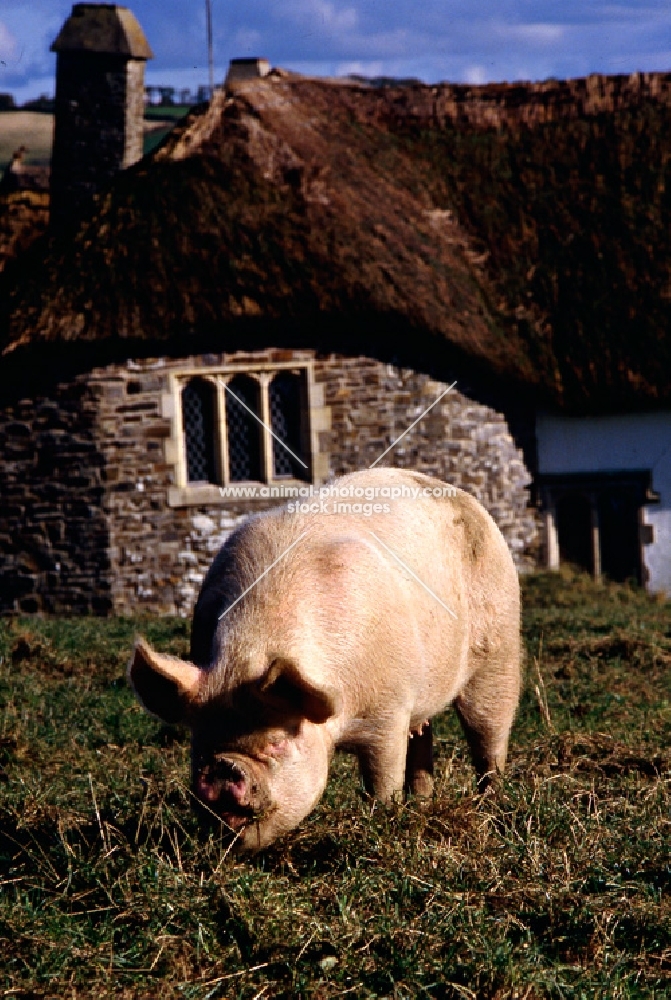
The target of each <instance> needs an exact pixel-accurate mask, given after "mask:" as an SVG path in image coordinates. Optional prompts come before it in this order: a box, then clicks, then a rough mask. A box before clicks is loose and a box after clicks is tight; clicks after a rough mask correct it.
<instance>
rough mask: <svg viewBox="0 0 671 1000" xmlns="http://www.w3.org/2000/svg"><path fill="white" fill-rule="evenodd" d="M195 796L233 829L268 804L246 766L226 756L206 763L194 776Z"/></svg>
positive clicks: (265, 796)
mask: <svg viewBox="0 0 671 1000" xmlns="http://www.w3.org/2000/svg"><path fill="white" fill-rule="evenodd" d="M195 786H196V787H195V791H196V795H197V796H198V798H199V799H200V800H201V801H202V802H204V803H206V804H207V805H208V806H210V807H211V808H212V809H214V810H215V811H216V812H217V813H218V815H219V816H221V818H222V819H223V820H224V821H225V822H226V823H227V824H228V825H229V826H231V827H233V828H234V829H237V828H239V827H240V826H242V825H243V824H244V823H246V822H249V820H251V819H252V818H253V817H254V815H256V814H258V813H260V812H263V811H264V810H265V809H266V808H267V807H268V804H269V803H268V796H267V795H266V794H265V793H264V792H263V790H262V788H261V786H260V784H259V782H258V781H257V780H256V779H255V778H254V777H253V775H252V774H251V773H250V772H249V770H248V769H247V768H245V767H244V766H243V765H242V764H240V763H238V762H237V761H235V760H232V759H231V758H229V757H221V758H219V759H217V760H215V761H213V762H212V763H210V764H206V765H205V766H204V767H203V768H202V770H201V771H200V772H199V774H198V775H197V777H196V782H195Z"/></svg>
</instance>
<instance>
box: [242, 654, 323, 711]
mask: <svg viewBox="0 0 671 1000" xmlns="http://www.w3.org/2000/svg"><path fill="white" fill-rule="evenodd" d="M259 692H260V694H261V697H262V699H263V701H264V702H265V703H266V704H267V705H269V706H270V707H271V708H276V709H278V711H281V712H283V713H286V712H290V713H291V714H292V715H300V716H302V717H303V718H305V719H309V721H310V722H326V720H327V719H330V718H331V716H332V715H336V714H337V713H338V711H339V709H340V696H339V695H338V693H337V692H336V691H333V690H332V689H331V688H327V687H326V686H325V685H321V684H319V683H318V682H317V681H315V680H314V679H313V678H311V677H307V676H306V675H305V674H304V673H303V671H301V670H300V668H299V667H298V665H297V664H295V663H293V662H292V661H291V660H281V659H278V660H273V662H272V663H271V664H270V666H269V667H268V670H267V671H266V673H265V674H264V676H263V677H262V678H261V681H260V683H259Z"/></svg>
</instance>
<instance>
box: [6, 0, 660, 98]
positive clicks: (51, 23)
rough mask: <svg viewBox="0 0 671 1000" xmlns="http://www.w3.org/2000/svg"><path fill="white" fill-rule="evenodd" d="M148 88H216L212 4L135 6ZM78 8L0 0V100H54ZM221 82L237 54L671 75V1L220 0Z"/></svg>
mask: <svg viewBox="0 0 671 1000" xmlns="http://www.w3.org/2000/svg"><path fill="white" fill-rule="evenodd" d="M128 5H129V6H130V7H131V9H132V10H133V11H134V13H135V15H136V16H137V18H138V20H139V21H140V23H141V24H142V26H143V28H144V30H145V33H146V35H147V38H148V39H149V42H150V44H151V46H152V48H153V50H154V53H155V56H156V58H155V59H154V60H153V61H152V62H150V63H149V64H148V67H147V82H148V83H154V84H166V85H173V86H177V87H193V86H195V85H197V84H199V83H206V82H207V65H206V50H205V0H131V2H130V3H129V4H128ZM71 6H72V4H71V2H70V0H1V3H0V92H2V91H9V92H11V93H13V94H14V95H15V96H16V97H17V98H18V99H19V100H20V101H24V100H26V99H28V98H31V97H35V96H38V95H39V94H40V93H49V94H51V93H53V79H54V67H55V57H54V56H53V55H52V54H51V53H50V52H49V45H50V44H51V42H52V41H53V39H54V37H55V36H56V34H57V33H58V30H59V28H60V25H61V24H62V22H63V21H64V20H65V18H66V17H67V16H68V14H69V13H70V10H71ZM212 8H213V20H214V35H215V65H216V79H217V80H221V79H222V78H223V76H224V74H225V71H226V66H227V64H228V60H229V59H230V58H231V57H233V56H250V55H262V56H266V57H267V58H268V59H269V60H270V61H271V63H272V64H273V65H275V66H285V67H287V68H289V69H295V70H298V71H299V72H304V73H314V74H318V75H340V74H346V73H353V72H355V73H363V74H366V75H381V74H384V75H390V76H416V77H419V78H420V79H422V80H425V81H427V82H432V81H436V80H452V81H469V82H474V83H482V82H486V81H490V80H521V79H526V80H541V79H545V78H547V77H549V76H556V77H569V76H584V75H586V74H588V73H593V72H600V73H630V72H632V71H634V70H661V71H666V70H671V2H669V0H212Z"/></svg>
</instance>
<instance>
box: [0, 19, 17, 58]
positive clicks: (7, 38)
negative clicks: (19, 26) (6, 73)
mask: <svg viewBox="0 0 671 1000" xmlns="http://www.w3.org/2000/svg"><path fill="white" fill-rule="evenodd" d="M15 51H16V39H15V38H14V36H13V35H12V33H11V31H10V30H9V28H8V27H7V26H6V25H4V24H3V23H2V21H0V59H2V60H3V62H5V60H9V59H14V55H15Z"/></svg>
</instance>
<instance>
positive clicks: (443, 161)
mask: <svg viewBox="0 0 671 1000" xmlns="http://www.w3.org/2000/svg"><path fill="white" fill-rule="evenodd" d="M591 79H592V78H590V80H591ZM646 79H647V83H646V81H643V82H644V83H646V85H645V87H644V86H643V84H641V85H640V86H639V87H638V89H636V88H635V87H634V89H633V90H632V87H633V84H632V83H631V81H629V82H627V79H625V80H624V82H622V84H621V85H620V84H618V86H617V88H616V89H615V91H613V93H616V97H617V100H614V101H613V102H611V103H612V105H613V106H612V108H609V107H608V106H607V102H606V104H604V101H603V100H601V99H600V100H601V103H600V104H599V102H598V101H596V98H595V100H594V101H593V113H592V112H591V113H589V114H583V115H582V116H581V117H579V116H576V115H575V114H573V112H572V111H570V109H569V111H566V113H565V114H564V116H563V117H562V116H561V115H559V116H557V115H554V116H553V115H550V116H547V115H546V116H545V117H544V118H542V120H538V121H532V120H531V119H532V118H533V116H530V114H529V113H528V108H527V109H526V110H525V112H524V114H523V115H522V116H521V118H520V121H518V123H517V125H518V127H515V128H512V127H508V126H507V124H506V123H505V122H504V123H503V125H502V124H501V122H499V123H498V124H497V125H496V127H488V126H483V127H480V126H478V127H475V126H474V125H473V124H472V123H469V122H465V121H464V116H463V114H461V112H460V114H459V115H453V116H452V117H450V115H448V114H446V115H443V116H442V117H441V118H440V120H439V121H438V120H437V119H436V115H435V113H434V112H432V111H431V110H430V109H431V107H433V108H434V110H435V108H437V107H439V106H440V107H445V106H447V105H446V102H445V101H443V104H442V105H441V104H440V100H439V99H438V98H439V97H440V93H441V91H440V88H429V87H422V86H420V85H417V86H412V87H404V88H400V87H399V88H393V87H392V88H386V87H385V88H372V87H366V86H356V85H354V86H353V85H349V86H342V85H338V84H335V83H332V82H325V81H319V80H312V79H306V78H299V77H294V76H293V75H290V74H278V73H273V74H271V76H270V77H269V78H268V77H267V78H265V79H263V80H259V81H251V82H247V83H245V84H243V85H238V86H236V88H235V90H234V91H233V92H231V93H226V94H225V93H218V94H217V95H216V97H215V99H214V101H213V102H212V104H211V105H210V106H209V108H207V109H201V110H200V111H198V112H195V113H192V114H191V115H190V116H189V117H188V118H187V119H186V120H185V122H184V123H183V124H182V125H180V126H178V127H177V128H176V129H175V130H174V131H173V132H172V133H171V134H170V135H169V136H168V138H167V140H166V141H165V142H164V144H163V145H162V146H161V147H160V148H159V150H157V151H156V153H155V154H153V156H152V157H150V158H147V159H146V160H144V161H142V163H140V164H139V165H138V166H137V167H135V168H132V169H131V170H129V171H126V172H125V173H124V174H123V175H121V176H120V177H119V178H118V179H117V181H116V182H115V183H114V185H113V186H112V187H111V188H110V189H109V191H107V192H106V193H105V194H104V195H103V196H102V197H101V198H100V200H99V202H98V205H97V208H96V211H95V214H94V215H93V217H92V218H91V219H89V220H88V221H87V222H85V223H84V224H83V225H82V227H81V229H80V230H79V232H78V233H77V234H76V236H75V237H74V238H73V239H72V240H70V241H69V242H65V243H61V244H57V243H56V242H55V241H54V240H52V241H51V244H50V246H49V248H48V249H47V251H46V253H44V251H40V252H39V253H38V252H35V253H34V254H33V266H32V268H31V267H29V266H28V264H29V261H28V260H24V261H22V264H21V274H20V275H18V271H17V269H16V268H14V269H12V268H8V273H9V274H10V275H11V280H10V283H9V284H10V287H9V288H8V291H7V295H6V310H5V317H4V324H3V325H4V330H3V340H4V345H5V352H6V353H11V352H12V351H14V350H16V349H18V348H19V347H21V346H24V347H26V346H29V345H35V344H37V343H40V342H45V341H51V342H59V341H71V340H79V341H83V340H91V341H96V340H110V339H114V338H116V339H117V340H119V342H120V343H122V342H123V341H124V340H125V339H127V340H128V342H130V341H131V340H133V341H137V340H140V339H143V338H144V339H146V340H151V341H156V342H160V341H161V340H162V339H166V340H167V339H168V338H173V339H174V338H175V337H181V338H182V339H183V341H184V348H185V350H188V349H189V347H188V344H189V335H190V334H191V333H195V332H198V331H203V330H209V331H213V330H214V331H216V330H217V329H221V330H222V349H224V348H225V349H231V347H232V346H233V344H234V342H235V337H234V334H232V333H231V331H233V330H234V329H235V326H236V323H238V321H246V320H250V319H254V320H258V321H263V320H268V321H272V322H273V323H274V324H276V323H277V321H282V322H285V323H286V324H287V342H289V341H290V339H291V334H290V328H291V325H292V324H294V323H295V324H296V325H303V326H305V324H306V323H307V324H308V325H309V323H310V322H312V321H314V323H315V324H317V325H318V323H319V321H320V318H322V317H334V316H336V317H337V316H341V317H342V321H343V324H344V327H346V326H347V324H350V323H351V324H355V322H356V320H357V318H358V319H361V320H365V321H368V320H369V319H370V318H371V317H373V321H374V317H375V316H379V317H380V318H381V322H382V321H383V318H392V319H394V320H398V321H399V323H401V325H402V326H403V328H404V329H405V331H406V336H409V337H412V335H413V331H416V332H417V334H418V335H419V334H420V333H421V334H422V335H423V336H424V335H426V336H428V337H429V339H430V340H431V342H432V343H433V344H434V346H435V350H436V351H437V352H440V351H441V350H443V349H445V350H447V349H448V348H449V347H450V346H451V347H453V348H455V349H457V350H458V352H459V353H460V356H470V357H472V358H474V359H475V360H476V361H477V362H478V363H485V364H486V365H487V366H488V367H489V369H490V370H491V371H492V372H493V373H495V374H498V375H508V376H510V378H511V379H513V380H514V382H515V383H516V384H522V383H524V384H526V385H527V386H529V387H530V388H532V389H534V390H535V391H536V392H538V393H539V394H540V395H541V396H542V397H543V398H544V399H545V400H546V401H547V402H549V403H555V404H557V405H563V406H565V407H568V408H570V409H573V410H581V409H582V410H603V409H613V408H619V407H626V408H634V407H638V406H659V405H664V404H665V403H667V402H668V400H669V398H670V397H671V374H670V373H671V343H670V338H669V335H668V333H667V330H668V320H669V310H668V304H669V288H671V273H670V265H671V253H670V252H669V251H670V250H671V247H670V246H669V239H671V225H670V223H671V219H670V218H669V211H670V207H671V200H670V199H671V186H670V185H669V180H670V179H669V177H668V169H669V166H668V165H669V160H670V158H671V127H670V126H671V121H669V118H670V116H671V110H670V109H669V101H668V87H667V85H666V84H667V82H668V81H666V77H661V76H660V80H661V83H660V80H654V79H652V80H651V79H648V78H646ZM579 82H580V81H578V83H579ZM625 84H626V86H625ZM590 87H591V90H590V88H586V87H582V90H581V91H580V92H581V93H582V94H583V107H584V106H585V101H584V95H585V94H586V93H592V94H593V95H594V93H596V95H597V97H598V96H599V94H600V93H601V94H603V93H605V89H604V87H601V89H600V90H599V89H598V88H595V85H594V84H590ZM627 87H628V88H629V89H628V90H627ZM482 89H483V91H485V90H487V88H482ZM490 89H492V88H490ZM579 89H580V88H579ZM606 89H607V88H606ZM611 89H612V88H611ZM565 90H566V88H564V90H563V91H561V94H562V95H563V96H562V98H561V101H562V102H563V106H564V107H565V109H566V107H567V105H566V101H565V99H564V98H565ZM569 90H570V88H569ZM597 91H598V92H597ZM534 93H536V92H534ZM538 93H540V94H541V97H542V98H543V101H544V102H545V104H544V106H547V104H548V101H547V94H546V93H545V92H542V91H538ZM432 94H433V105H431V101H430V100H429V98H430V97H431V95H432ZM632 94H633V95H634V96H633V97H632V96H631V95H632ZM436 95H438V96H436ZM544 95H545V96H544ZM623 95H624V96H623ZM627 95H629V96H627ZM515 100H516V101H518V103H519V98H518V96H516V97H515ZM427 102H428V103H427ZM447 103H449V102H447ZM560 103H561V102H560ZM462 104H463V102H462ZM427 108H429V111H427V110H426V109H427ZM361 329H362V334H361V336H362V343H361V350H362V351H364V350H365V348H366V344H365V342H363V338H364V337H365V329H366V326H365V322H364V325H363V326H362V328H361ZM378 332H379V331H378ZM441 345H443V347H441ZM236 346H244V344H238V345H236Z"/></svg>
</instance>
